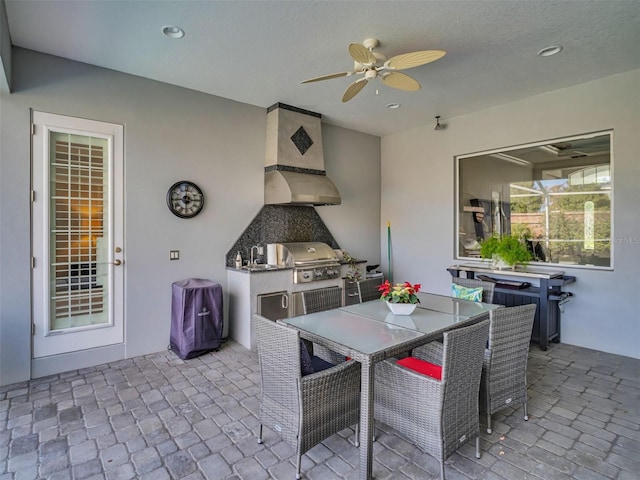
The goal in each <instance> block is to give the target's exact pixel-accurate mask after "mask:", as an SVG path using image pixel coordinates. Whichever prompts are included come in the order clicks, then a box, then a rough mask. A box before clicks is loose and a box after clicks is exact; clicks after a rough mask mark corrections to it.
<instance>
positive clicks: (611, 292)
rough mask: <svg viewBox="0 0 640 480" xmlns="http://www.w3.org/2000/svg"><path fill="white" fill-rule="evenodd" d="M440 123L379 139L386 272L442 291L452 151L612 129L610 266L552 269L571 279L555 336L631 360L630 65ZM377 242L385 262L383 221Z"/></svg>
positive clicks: (636, 323) (638, 195) (633, 170)
mask: <svg viewBox="0 0 640 480" xmlns="http://www.w3.org/2000/svg"><path fill="white" fill-rule="evenodd" d="M444 122H445V123H447V128H446V129H445V130H441V131H434V129H433V125H431V124H430V125H425V126H424V127H420V128H416V129H412V130H409V131H405V132H401V133H397V134H394V135H389V136H386V137H383V138H382V207H381V224H383V225H384V224H386V221H387V220H390V221H391V225H392V227H391V228H392V246H393V260H392V265H393V271H394V279H395V280H396V281H404V280H408V281H410V282H412V283H413V282H421V283H422V284H423V286H424V288H425V289H426V290H429V291H432V292H437V293H443V294H446V293H448V291H449V285H450V275H449V273H448V272H447V271H446V268H447V267H448V266H449V265H451V264H453V263H455V261H454V258H453V255H454V253H453V252H454V241H455V237H454V234H455V226H454V216H455V212H454V209H455V207H454V205H455V199H454V195H455V194H454V173H455V172H454V156H455V155H460V154H466V153H471V152H478V151H483V150H490V149H494V148H501V147H506V146H512V145H519V144H525V143H529V142H535V141H540V140H549V139H554V138H559V137H564V136H570V135H576V134H581V133H588V132H595V131H600V130H606V129H613V131H614V134H613V170H614V197H613V198H614V210H615V211H614V219H613V221H614V269H613V271H602V270H600V271H598V270H593V269H582V268H569V267H564V266H563V267H562V269H563V270H565V271H566V273H567V274H568V275H575V276H576V277H577V282H576V283H575V284H572V285H570V286H569V287H567V290H569V291H571V292H573V293H574V294H575V298H574V299H573V300H572V301H571V302H570V303H568V304H566V306H565V309H564V310H565V311H564V314H563V315H562V342H564V343H568V344H573V345H580V346H583V347H588V348H593V349H598V350H602V351H605V352H612V353H617V354H621V355H627V356H631V357H636V358H640V346H639V345H640V303H639V293H640V275H639V273H640V272H639V270H640V215H638V206H639V205H640V160H639V156H638V155H639V153H638V152H640V70H636V71H632V72H628V73H625V74H619V75H614V76H611V77H608V78H605V79H601V80H598V81H593V82H589V83H585V84H581V85H577V86H574V87H570V88H566V89H562V90H557V91H553V92H548V93H545V94H542V95H537V96H534V97H530V98H527V99H524V100H522V101H518V102H513V103H509V104H506V105H502V106H497V107H495V108H491V109H488V110H485V111H481V112H477V113H473V114H470V115H465V116H460V117H456V118H450V119H445V120H444ZM380 240H381V250H382V251H383V257H385V260H386V251H387V233H386V229H385V231H384V232H383V234H382V235H381V238H380ZM386 268H387V267H386V261H385V271H386ZM552 268H553V269H558V267H557V266H556V267H552Z"/></svg>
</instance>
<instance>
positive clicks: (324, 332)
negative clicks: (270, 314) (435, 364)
mask: <svg viewBox="0 0 640 480" xmlns="http://www.w3.org/2000/svg"><path fill="white" fill-rule="evenodd" d="M383 306H384V307H385V308H386V306H385V305H383ZM387 311H388V310H387ZM374 320H376V319H375V318H369V317H368V316H366V315H360V314H353V313H351V312H348V311H346V310H344V309H333V310H325V311H323V312H317V313H310V314H308V315H302V316H299V317H292V318H287V319H284V320H280V321H281V322H283V323H286V324H287V325H290V326H292V327H295V328H297V329H298V330H301V334H302V336H303V337H304V338H309V340H312V341H314V340H320V343H323V344H325V345H327V346H328V347H330V348H333V349H334V350H335V351H337V352H339V353H343V354H344V355H348V356H350V357H358V356H359V355H360V356H362V355H364V356H371V355H375V354H378V355H380V356H384V352H386V351H388V350H389V349H393V350H394V351H397V349H398V347H399V346H400V345H403V344H404V343H406V342H411V343H412V342H413V341H415V340H418V339H421V338H422V337H423V336H424V333H423V332H420V331H416V329H415V328H407V327H406V326H403V325H401V324H399V323H400V322H399V323H398V324H394V323H393V322H388V323H386V322H381V321H374ZM314 337H319V338H314ZM394 354H395V353H394Z"/></svg>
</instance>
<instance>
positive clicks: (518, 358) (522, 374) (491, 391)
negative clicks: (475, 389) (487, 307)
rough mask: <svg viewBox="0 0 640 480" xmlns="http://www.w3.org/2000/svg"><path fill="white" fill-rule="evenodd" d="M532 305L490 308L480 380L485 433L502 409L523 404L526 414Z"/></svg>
mask: <svg viewBox="0 0 640 480" xmlns="http://www.w3.org/2000/svg"><path fill="white" fill-rule="evenodd" d="M535 315H536V305H535V304H533V303H532V304H529V305H520V306H517V307H506V308H499V309H496V310H493V311H492V312H491V315H490V327H489V343H488V344H487V348H486V350H485V354H484V362H483V366H482V380H481V383H480V409H481V410H482V411H483V412H485V413H486V415H487V433H491V432H492V426H491V415H492V414H494V413H495V412H497V411H499V410H502V409H503V408H507V407H513V406H514V405H519V404H523V408H524V419H525V420H529V416H528V413H527V359H528V356H529V343H530V342H531V330H532V329H533V320H534V317H535Z"/></svg>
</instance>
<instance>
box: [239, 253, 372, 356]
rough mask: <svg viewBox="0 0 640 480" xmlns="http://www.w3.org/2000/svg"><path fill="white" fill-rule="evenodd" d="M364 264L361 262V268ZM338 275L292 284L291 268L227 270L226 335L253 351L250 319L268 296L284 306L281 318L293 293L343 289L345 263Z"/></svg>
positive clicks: (289, 304) (286, 313)
mask: <svg viewBox="0 0 640 480" xmlns="http://www.w3.org/2000/svg"><path fill="white" fill-rule="evenodd" d="M364 264H365V262H364V261H363V262H362V265H363V267H362V268H363V269H364ZM339 269H340V273H339V275H336V277H335V278H330V279H326V280H317V281H313V282H307V283H294V282H293V268H292V267H288V268H278V267H274V268H269V269H264V270H259V271H250V270H247V269H238V268H232V267H227V293H228V302H227V303H228V306H229V310H228V312H229V316H228V318H229V336H230V337H231V338H232V339H233V340H235V341H236V342H238V343H239V344H240V345H242V346H244V347H246V348H249V349H252V350H254V349H255V345H256V343H255V338H254V335H253V332H252V331H251V318H252V316H253V314H254V313H258V312H259V308H258V304H259V301H261V300H262V299H264V298H267V297H279V298H277V302H278V303H284V308H283V309H282V318H287V317H289V316H291V315H290V313H289V312H290V309H292V308H293V306H292V303H293V302H292V296H293V294H294V293H295V292H302V291H304V290H314V289H318V288H328V287H342V284H343V277H344V276H346V274H347V271H348V269H349V266H348V264H346V263H343V264H341V265H340V266H339Z"/></svg>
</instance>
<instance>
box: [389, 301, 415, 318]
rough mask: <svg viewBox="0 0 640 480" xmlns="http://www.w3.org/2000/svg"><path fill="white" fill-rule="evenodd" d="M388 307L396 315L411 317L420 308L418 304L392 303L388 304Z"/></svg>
mask: <svg viewBox="0 0 640 480" xmlns="http://www.w3.org/2000/svg"><path fill="white" fill-rule="evenodd" d="M386 304H387V307H389V310H391V313H393V314H394V315H411V314H412V313H413V311H414V310H415V309H416V307H417V306H418V304H417V303H391V302H386Z"/></svg>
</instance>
